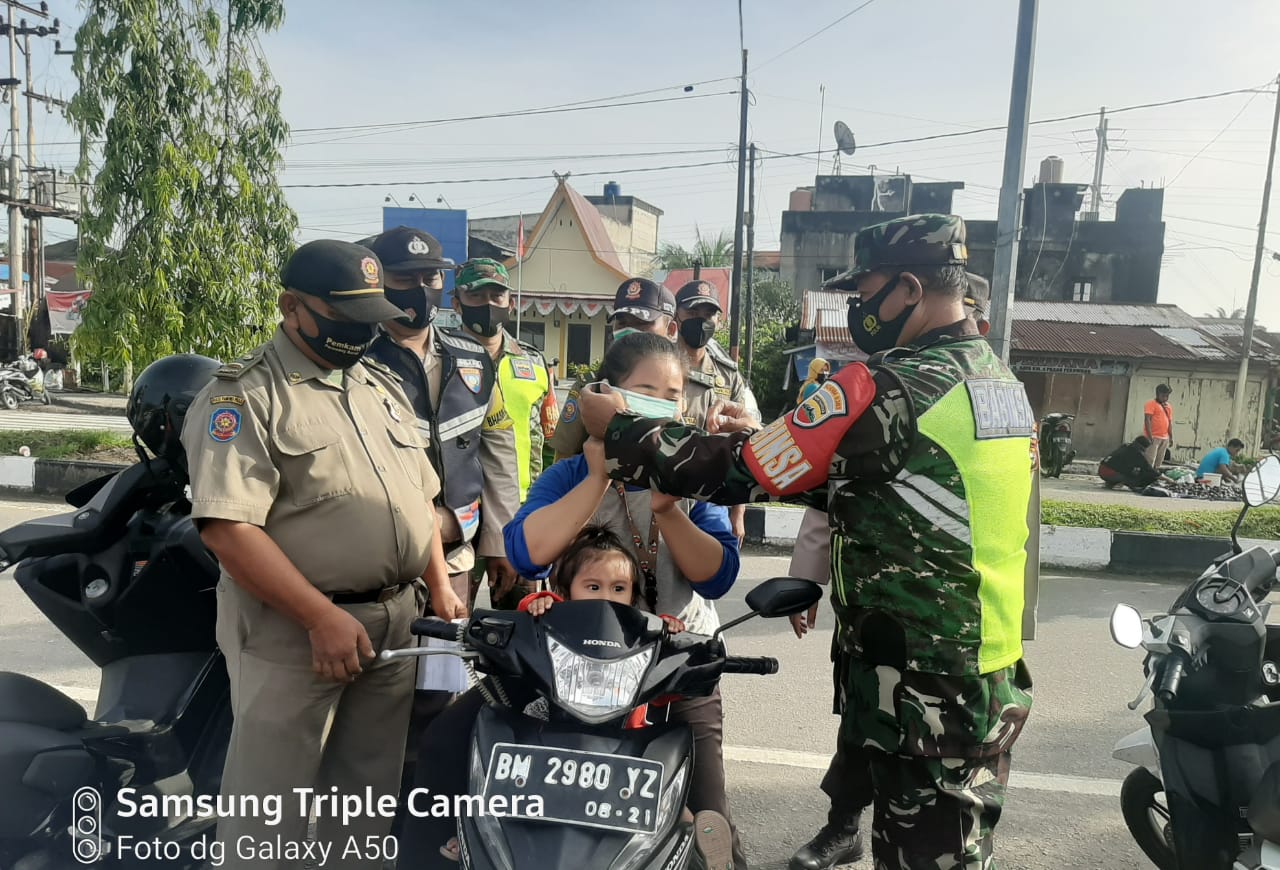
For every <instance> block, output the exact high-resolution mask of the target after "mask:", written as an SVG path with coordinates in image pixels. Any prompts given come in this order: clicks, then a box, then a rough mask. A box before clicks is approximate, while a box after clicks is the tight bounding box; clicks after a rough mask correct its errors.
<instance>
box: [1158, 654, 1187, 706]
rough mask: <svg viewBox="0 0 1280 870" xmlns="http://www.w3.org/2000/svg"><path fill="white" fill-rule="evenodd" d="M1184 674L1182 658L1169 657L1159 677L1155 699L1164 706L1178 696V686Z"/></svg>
mask: <svg viewBox="0 0 1280 870" xmlns="http://www.w3.org/2000/svg"><path fill="white" fill-rule="evenodd" d="M1185 672H1186V666H1185V663H1184V662H1183V659H1182V656H1180V655H1174V656H1171V657H1170V658H1169V660H1168V663H1167V664H1165V666H1164V672H1163V673H1162V674H1161V675H1160V684H1159V685H1158V686H1157V687H1156V697H1157V698H1159V699H1160V700H1161V701H1163V702H1164V703H1166V704H1167V703H1169V702H1170V701H1172V700H1173V699H1174V698H1176V697H1177V696H1178V686H1179V684H1180V683H1181V682H1182V676H1183V674H1184V673H1185Z"/></svg>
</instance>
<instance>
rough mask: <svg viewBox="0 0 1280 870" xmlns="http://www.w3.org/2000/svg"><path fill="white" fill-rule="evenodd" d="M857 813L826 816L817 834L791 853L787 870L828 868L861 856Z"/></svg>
mask: <svg viewBox="0 0 1280 870" xmlns="http://www.w3.org/2000/svg"><path fill="white" fill-rule="evenodd" d="M858 819H859V816H857V815H855V816H853V817H851V818H850V817H846V818H843V819H829V820H828V821H827V823H826V824H825V825H823V826H822V830H820V831H818V833H817V835H816V836H815V837H814V838H813V839H812V840H810V841H809V842H807V843H805V844H804V845H803V846H801V847H800V848H799V850H797V852H796V853H795V854H794V855H792V856H791V863H790V864H788V865H787V866H788V867H789V868H790V870H830V868H832V867H836V866H838V865H840V864H851V863H853V862H854V861H857V860H858V859H859V858H861V857H862V835H861V834H859V833H858Z"/></svg>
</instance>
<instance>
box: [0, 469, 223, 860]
mask: <svg viewBox="0 0 1280 870" xmlns="http://www.w3.org/2000/svg"><path fill="white" fill-rule="evenodd" d="M184 481H185V476H184V475H179V474H176V473H174V472H173V471H172V470H171V469H170V467H169V466H168V464H167V463H166V462H165V461H164V460H151V461H150V462H143V463H139V464H137V465H133V466H131V467H129V468H127V469H125V470H123V471H121V472H119V473H118V474H115V475H110V476H107V477H104V478H101V479H99V480H97V481H93V482H92V483H89V484H86V485H85V486H83V487H81V488H80V489H78V490H75V491H73V492H72V493H70V494H69V495H68V496H67V501H68V502H69V503H70V504H71V505H72V506H73V507H75V508H77V509H76V510H73V511H71V512H69V513H66V514H61V515H58V516H53V517H49V518H41V519H35V520H30V521H28V522H25V523H22V524H20V525H18V526H15V527H13V528H11V529H8V530H7V531H5V532H3V533H0V568H4V567H8V566H9V565H12V564H15V563H16V564H17V566H18V567H17V571H16V580H17V583H18V585H19V586H20V587H21V588H22V590H23V591H24V592H25V593H26V594H27V596H28V597H30V599H31V600H32V602H34V603H35V605H36V606H37V607H38V608H39V609H40V611H41V612H42V613H43V614H44V615H45V616H46V617H47V618H48V619H49V621H50V622H52V623H53V624H54V625H55V626H56V627H57V628H58V629H59V631H61V632H62V633H63V634H64V635H65V636H66V637H67V638H68V639H69V640H70V641H71V642H72V643H74V644H75V645H76V647H78V648H79V649H80V650H81V651H82V652H83V653H84V654H85V655H86V656H88V657H89V658H90V659H91V660H92V661H93V662H94V664H96V665H97V666H98V667H99V668H101V669H102V674H101V684H100V688H99V691H98V700H97V707H96V712H95V714H94V715H93V717H88V716H86V715H85V711H84V709H83V708H82V707H81V706H80V705H79V704H78V703H76V702H75V701H73V700H72V699H71V698H69V697H67V696H66V695H64V694H62V693H61V692H59V691H58V690H57V689H54V688H53V687H51V686H48V685H46V684H45V683H42V682H39V681H38V680H35V679H33V678H31V677H28V676H24V675H22V674H16V673H7V672H0V868H2V870H45V868H62V867H75V866H78V864H86V863H92V862H93V861H95V860H98V859H100V858H101V859H123V860H122V861H121V863H123V864H124V865H125V866H129V865H130V864H131V863H132V862H131V861H130V860H129V859H128V856H124V855H117V854H112V847H113V844H118V843H120V842H121V841H122V840H123V838H124V837H125V836H128V837H130V838H131V840H136V841H150V840H153V839H154V840H155V841H156V845H155V846H154V847H152V848H153V850H158V851H154V852H153V853H152V854H151V857H150V861H149V862H148V861H147V860H145V856H144V855H143V854H142V853H135V855H134V858H135V859H136V860H137V861H138V866H155V864H156V860H157V859H158V858H163V859H164V860H162V861H161V864H163V865H164V866H170V867H174V866H177V867H181V866H183V865H184V864H186V863H191V861H192V856H191V855H190V850H189V849H188V848H187V847H188V846H189V845H190V844H191V843H192V842H194V841H195V840H196V839H197V838H199V837H202V836H204V835H207V834H209V833H210V832H211V831H212V829H213V826H214V824H215V822H216V817H215V816H213V815H211V814H209V813H207V812H205V813H201V812H200V811H198V810H197V809H196V807H195V799H196V797H197V796H204V795H209V796H216V795H217V793H218V789H219V784H220V780H221V775H222V766H223V761H224V759H225V756H226V747H227V741H228V738H229V736H230V728H231V712H230V694H229V687H228V681H227V670H226V666H225V664H224V663H223V661H222V658H221V655H220V654H219V653H218V651H217V645H216V643H215V641H214V621H215V616H216V603H215V593H214V590H215V587H216V584H217V580H218V566H217V563H216V561H215V560H214V559H213V557H212V556H211V555H210V554H209V552H208V551H207V550H206V549H205V547H204V545H203V543H202V542H201V540H200V536H199V534H198V533H197V531H196V528H195V526H194V524H193V523H192V521H191V519H190V516H189V514H190V505H189V503H188V502H187V501H186V499H185V497H184V495H183V485H184ZM122 794H123V795H126V796H127V797H126V798H125V801H124V802H123V803H122V801H121V795H122ZM160 799H163V801H164V803H163V806H164V807H165V809H166V811H165V812H161V813H159V814H153V813H147V812H145V807H146V806H147V804H148V802H149V801H153V800H160ZM175 799H176V800H175ZM206 800H207V799H206ZM184 802H185V803H184ZM183 806H188V807H190V808H191V811H184V810H182V809H175V808H181V807H183ZM139 808H142V810H143V811H139ZM157 838H158V839H157ZM73 858H74V861H73ZM77 862H78V863H77Z"/></svg>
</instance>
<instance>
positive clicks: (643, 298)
mask: <svg viewBox="0 0 1280 870" xmlns="http://www.w3.org/2000/svg"><path fill="white" fill-rule="evenodd" d="M675 313H676V298H675V297H674V296H672V295H671V291H670V290H668V289H667V288H666V287H663V286H661V285H659V284H655V283H654V282H652V281H650V280H649V279H648V278H628V279H627V280H625V281H623V282H622V283H621V284H620V285H618V292H617V293H616V294H614V297H613V314H610V315H609V319H610V320H613V318H615V317H617V316H618V315H619V314H630V315H631V316H633V317H638V318H640V319H641V320H643V321H646V322H649V323H652V322H653V321H655V320H657V319H658V318H659V317H660V316H661V315H663V314H665V315H667V316H668V317H672V316H674V315H675Z"/></svg>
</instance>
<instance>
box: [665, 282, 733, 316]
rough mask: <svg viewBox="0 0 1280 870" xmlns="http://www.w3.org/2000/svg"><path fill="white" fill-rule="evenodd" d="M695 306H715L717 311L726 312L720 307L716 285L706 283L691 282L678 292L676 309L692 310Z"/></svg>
mask: <svg viewBox="0 0 1280 870" xmlns="http://www.w3.org/2000/svg"><path fill="white" fill-rule="evenodd" d="M695 305H714V306H715V307H716V311H723V310H724V309H722V308H721V307H720V297H719V295H718V294H717V293H716V288H715V285H713V284H708V283H707V282H706V281H690V282H689V283H688V284H685V285H684V286H683V287H681V288H680V289H679V291H677V292H676V307H678V308H692V307H693V306H695Z"/></svg>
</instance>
